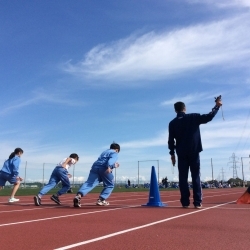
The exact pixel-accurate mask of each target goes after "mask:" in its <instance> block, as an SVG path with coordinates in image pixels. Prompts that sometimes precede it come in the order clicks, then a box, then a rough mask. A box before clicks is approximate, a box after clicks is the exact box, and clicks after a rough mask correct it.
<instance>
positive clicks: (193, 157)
mask: <svg viewBox="0 0 250 250" xmlns="http://www.w3.org/2000/svg"><path fill="white" fill-rule="evenodd" d="M221 105H222V103H221V99H220V98H219V97H218V98H216V105H215V107H214V108H213V109H212V111H211V112H210V113H208V114H204V115H200V114H195V113H193V114H186V107H185V104H184V103H183V102H177V103H175V104H174V108H175V112H176V113H177V116H176V118H175V119H173V120H172V121H171V122H170V123H169V137H168V147H169V149H170V152H169V153H170V155H171V160H172V164H173V166H174V165H175V162H176V160H175V150H176V153H177V156H178V170H179V187H180V192H181V199H180V201H181V204H182V206H183V207H184V208H188V207H189V204H190V200H189V197H190V192H189V187H188V171H189V167H190V171H191V176H192V184H193V199H194V202H193V204H194V206H195V208H201V206H202V205H201V202H202V190H201V182H200V156H199V153H200V152H201V151H202V144H201V136H200V128H199V126H200V125H201V124H205V123H207V122H210V121H211V120H212V119H213V118H214V116H215V115H216V114H217V112H218V110H219V108H220V106H221Z"/></svg>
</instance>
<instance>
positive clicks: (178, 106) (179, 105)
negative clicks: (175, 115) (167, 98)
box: [174, 102, 186, 112]
mask: <svg viewBox="0 0 250 250" xmlns="http://www.w3.org/2000/svg"><path fill="white" fill-rule="evenodd" d="M185 107H186V106H185V103H184V102H176V103H175V104H174V109H175V111H176V112H181V111H183V110H184V108H185Z"/></svg>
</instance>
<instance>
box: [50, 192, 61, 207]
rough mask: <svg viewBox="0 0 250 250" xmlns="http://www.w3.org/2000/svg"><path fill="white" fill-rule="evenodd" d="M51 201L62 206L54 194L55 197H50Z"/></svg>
mask: <svg viewBox="0 0 250 250" xmlns="http://www.w3.org/2000/svg"><path fill="white" fill-rule="evenodd" d="M50 199H51V200H52V201H54V202H55V203H57V204H58V205H61V202H60V200H59V198H58V196H55V195H54V194H53V195H52V196H51V197H50Z"/></svg>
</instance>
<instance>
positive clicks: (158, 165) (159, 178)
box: [157, 160, 160, 184]
mask: <svg viewBox="0 0 250 250" xmlns="http://www.w3.org/2000/svg"><path fill="white" fill-rule="evenodd" d="M157 168H158V184H159V183H160V168H159V160H157Z"/></svg>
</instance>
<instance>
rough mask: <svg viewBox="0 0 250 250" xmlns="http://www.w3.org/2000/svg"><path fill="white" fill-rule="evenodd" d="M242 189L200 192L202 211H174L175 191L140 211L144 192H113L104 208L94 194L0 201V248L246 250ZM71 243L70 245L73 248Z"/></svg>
mask: <svg viewBox="0 0 250 250" xmlns="http://www.w3.org/2000/svg"><path fill="white" fill-rule="evenodd" d="M244 191H245V190H244V189H206V190H203V196H204V197H203V208H202V209H200V210H197V209H194V208H193V207H192V206H190V208H189V209H183V208H181V207H180V202H179V199H180V195H179V191H178V190H177V191H171V192H165V191H162V192H161V199H162V202H163V203H167V204H168V206H167V207H142V206H141V205H142V204H146V203H147V202H148V193H146V192H138V193H136V192H134V193H113V194H112V195H111V197H110V198H109V202H110V203H111V205H110V206H107V207H98V206H96V205H95V201H96V198H97V196H98V194H89V195H87V196H86V197H85V198H83V199H82V203H83V204H82V207H81V208H73V206H72V200H73V197H74V196H73V195H65V196H62V198H61V201H62V203H63V205H62V206H58V205H55V204H54V203H53V201H51V200H50V199H49V196H45V197H44V198H43V206H41V207H36V206H34V205H33V197H31V196H26V197H22V196H21V197H19V198H20V199H21V201H20V202H17V203H14V204H8V203H7V202H6V201H7V197H3V196H1V197H0V249H1V250H5V249H6V250H11V249H17V248H18V249H46V250H48V249H86V250H88V249H95V250H99V249H100V250H105V249H110V248H112V249H115V250H120V249H126V250H130V249H131V250H132V249H137V250H138V249H139V250H140V249H153V250H155V249H161V250H162V249H185V250H187V249H192V250H194V249H226V248H229V249H233V248H237V249H249V243H250V240H249V232H250V223H249V222H250V216H249V215H250V205H237V204H236V203H235V201H236V199H237V198H238V197H239V196H240V195H241V194H242V193H243V192H244ZM74 244H76V245H74Z"/></svg>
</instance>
